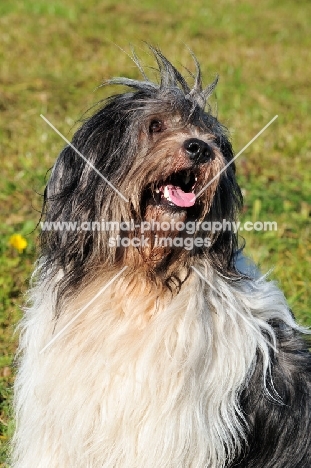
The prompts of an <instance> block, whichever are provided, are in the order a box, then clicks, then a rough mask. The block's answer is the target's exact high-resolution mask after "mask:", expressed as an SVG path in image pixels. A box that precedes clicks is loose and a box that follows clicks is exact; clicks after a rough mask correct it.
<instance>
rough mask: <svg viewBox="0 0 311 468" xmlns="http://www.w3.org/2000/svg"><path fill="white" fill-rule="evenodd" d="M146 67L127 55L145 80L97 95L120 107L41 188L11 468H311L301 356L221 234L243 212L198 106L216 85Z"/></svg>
mask: <svg viewBox="0 0 311 468" xmlns="http://www.w3.org/2000/svg"><path fill="white" fill-rule="evenodd" d="M151 50H152V51H153V54H154V56H155V58H156V61H157V64H158V73H159V80H158V83H154V82H152V81H151V80H150V79H149V78H148V77H147V75H146V74H145V71H144V69H143V67H142V66H141V64H140V62H139V61H138V59H137V58H136V56H135V55H133V59H134V61H135V62H136V64H137V66H138V68H139V69H140V72H141V73H142V75H143V79H142V80H141V81H139V80H134V79H127V78H115V79H113V80H111V81H110V82H109V83H113V84H118V85H123V86H126V87H128V88H129V90H128V92H125V93H123V94H117V95H113V96H112V97H110V98H108V99H107V100H106V101H105V102H104V103H103V104H101V105H100V108H99V110H98V111H97V112H96V113H95V114H94V115H93V116H92V117H90V118H88V119H87V120H85V121H84V122H83V124H82V126H81V127H80V128H79V130H78V131H77V132H76V134H75V135H74V137H73V140H72V144H71V145H68V146H66V147H65V148H64V150H63V151H62V152H61V154H60V156H59V157H58V159H57V161H56V164H55V166H54V168H53V170H52V172H51V177H50V180H49V182H48V184H47V187H46V191H45V203H44V210H43V216H44V218H43V219H44V221H45V227H46V226H50V229H43V230H42V234H41V255H40V260H39V262H38V268H37V269H36V272H35V276H34V281H33V283H34V284H33V287H32V289H31V291H30V294H29V307H28V308H27V309H26V311H25V316H24V318H23V320H22V323H21V326H20V332H21V334H20V347H19V353H18V358H17V362H18V372H17V377H16V384H15V414H16V433H15V436H14V439H13V449H12V452H13V453H12V466H13V467H14V468H225V467H226V468H228V467H230V468H232V467H240V468H241V467H243V468H246V467H247V468H298V467H299V468H310V466H311V421H310V414H311V411H310V408H311V404H310V401H311V400H310V395H311V359H310V354H309V352H308V346H307V345H306V343H305V342H304V341H303V338H302V329H301V328H300V327H299V326H298V325H297V324H296V323H295V321H294V318H293V316H292V313H291V311H290V310H289V308H288V305H287V303H286V301H285V299H284V296H283V294H282V292H280V290H279V289H278V288H277V286H276V285H275V284H274V283H273V282H270V281H268V280H267V278H266V277H262V276H260V275H258V274H253V273H252V272H250V269H248V268H244V266H243V264H245V261H244V260H243V256H242V255H241V254H240V251H239V246H238V242H237V234H236V232H235V230H234V229H230V228H228V222H231V223H233V222H235V221H236V216H237V213H238V211H239V209H240V208H241V203H242V197H241V192H240V189H239V186H238V185H237V182H236V178H235V166H234V162H233V161H232V160H233V150H232V147H231V144H230V141H229V136H228V132H227V130H226V128H225V127H224V126H223V125H221V124H220V123H219V121H218V120H217V118H215V117H214V116H213V115H212V114H211V111H210V106H207V104H206V101H207V99H208V97H209V96H210V94H211V93H212V91H213V89H214V87H215V86H216V81H217V80H215V82H214V83H212V84H211V85H209V86H208V87H206V88H204V87H202V81H201V73H200V67H199V64H198V62H197V61H196V59H195V58H194V60H195V65H196V73H195V74H194V75H193V76H191V81H192V82H193V83H192V85H191V86H189V84H188V82H187V81H186V79H185V78H184V77H183V76H182V75H181V73H180V72H179V71H178V70H177V69H176V68H175V67H174V66H173V65H172V64H171V63H170V62H169V61H168V60H167V59H166V58H165V57H164V56H163V55H162V53H161V52H160V51H159V50H155V49H152V48H151ZM73 220H74V221H78V224H77V226H76V228H75V229H60V228H59V226H61V223H63V222H68V221H73ZM224 220H225V223H224V222H223V221H224ZM215 224H216V225H217V229H215V228H214V225H215ZM51 226H52V228H51ZM219 226H222V227H221V228H220V227H219ZM241 258H242V261H241ZM240 263H241V264H242V266H240V267H239V264H240Z"/></svg>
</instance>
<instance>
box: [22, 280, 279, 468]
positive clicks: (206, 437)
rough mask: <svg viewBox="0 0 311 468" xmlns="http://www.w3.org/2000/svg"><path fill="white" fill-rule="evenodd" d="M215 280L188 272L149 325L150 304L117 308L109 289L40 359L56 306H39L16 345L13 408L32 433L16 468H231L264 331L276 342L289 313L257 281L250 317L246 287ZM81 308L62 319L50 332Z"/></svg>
mask: <svg viewBox="0 0 311 468" xmlns="http://www.w3.org/2000/svg"><path fill="white" fill-rule="evenodd" d="M211 280H212V281H213V288H215V289H211V288H209V287H207V285H206V283H205V282H204V281H203V280H201V279H200V278H199V277H198V276H197V275H196V274H195V273H193V274H192V275H191V277H190V278H189V279H188V280H187V281H186V283H185V284H184V285H183V287H182V289H181V291H180V293H179V294H178V295H177V296H176V297H175V298H174V299H173V300H172V301H171V302H170V303H169V304H168V305H166V306H164V307H163V306H162V304H161V301H158V304H157V305H154V307H155V309H154V311H153V316H152V318H151V319H149V320H148V321H147V322H146V323H145V324H144V325H143V326H142V325H141V326H138V324H139V315H140V314H142V315H143V314H144V313H145V312H146V311H145V310H144V308H146V307H147V308H148V307H149V306H148V304H149V303H148V297H136V298H133V301H132V303H130V302H129V303H128V309H127V310H121V306H120V310H115V308H114V309H112V308H111V307H110V305H111V304H112V303H114V304H116V303H117V302H116V301H115V296H114V293H113V291H112V290H110V289H109V290H108V289H107V290H106V291H105V292H104V293H103V295H102V296H100V297H98V299H97V300H96V302H94V303H93V304H92V306H91V307H90V308H89V309H86V310H85V312H84V313H83V314H82V315H81V316H80V317H79V318H78V319H77V320H76V321H75V322H73V323H72V325H71V326H70V327H68V329H67V330H66V331H64V333H63V334H62V335H60V336H59V338H58V339H57V340H56V341H55V342H54V343H53V344H51V346H50V347H49V348H47V349H46V351H45V352H44V353H41V354H39V352H40V349H42V348H43V347H44V346H45V345H46V344H47V343H48V341H49V340H50V339H51V338H52V337H53V327H54V323H53V321H52V314H53V312H52V310H53V298H52V295H51V294H46V295H45V297H44V299H43V300H41V303H40V304H39V303H38V302H39V301H38V300H37V302H35V303H34V305H33V307H32V308H31V309H30V310H29V311H28V312H27V314H26V317H25V320H24V331H23V334H22V339H21V348H22V349H23V351H24V352H25V356H24V358H23V361H22V366H21V370H20V373H19V376H18V380H17V387H19V386H20V387H21V388H22V390H21V391H20V392H19V396H18V399H17V407H18V414H19V417H20V418H21V420H22V425H21V427H22V428H23V432H24V431H28V433H27V437H25V434H23V433H21V432H17V435H16V437H17V439H19V451H20V452H19V460H20V462H17V463H16V464H15V465H14V466H15V467H18V468H22V467H23V468H30V467H31V468H33V467H34V466H38V465H37V463H36V461H37V460H40V467H41V466H42V468H43V467H45V466H46V467H47V466H49V468H54V467H55V468H59V467H66V468H67V467H68V468H69V467H72V468H79V467H81V468H82V467H83V468H85V467H89V468H91V467H92V468H112V467H116V468H117V467H122V468H125V467H131V468H154V467H161V468H165V467H167V468H175V467H176V468H179V467H193V468H196V467H200V468H201V467H211V468H212V467H213V468H216V467H217V468H220V467H222V466H225V465H224V463H225V460H227V461H228V455H230V454H232V455H234V453H235V450H238V449H239V446H240V443H241V440H243V436H244V434H243V416H242V414H241V413H240V410H239V407H238V403H237V397H238V393H239V391H240V390H241V388H242V386H243V383H244V382H245V378H246V376H247V374H248V373H249V371H250V369H251V366H252V364H253V363H254V359H255V355H256V350H257V349H258V348H260V349H261V351H262V353H263V355H266V356H267V355H268V345H267V343H266V341H265V340H264V338H263V336H262V333H261V329H262V328H264V329H265V330H267V332H268V333H270V334H273V332H272V330H271V329H270V327H269V326H268V325H267V324H266V319H267V318H273V317H274V316H277V315H278V311H279V310H281V309H282V313H283V315H284V302H283V296H282V294H281V293H280V292H279V291H278V290H277V289H276V288H274V286H273V285H271V284H269V283H266V282H262V283H260V282H259V283H258V282H257V283H256V287H254V285H255V283H253V284H252V289H253V290H252V310H250V298H248V295H247V292H246V291H245V287H246V286H247V285H244V292H243V291H242V289H241V290H240V292H239V290H238V288H234V289H233V288H232V287H229V286H228V284H227V283H226V282H225V281H224V280H222V279H220V278H219V277H217V276H216V275H214V277H213V278H211ZM249 287H250V285H249ZM112 289H113V286H112ZM92 291H93V292H92V294H94V289H93V290H92ZM219 293H221V298H222V299H221V300H220V299H219V297H220V296H219ZM88 294H91V292H90V291H89V292H88V293H87V294H86V299H87V297H88ZM35 296H36V297H38V296H39V295H38V290H36V291H35ZM265 296H266V297H265ZM120 297H122V294H121V295H120ZM264 297H265V298H264ZM155 302H156V301H155ZM155 302H151V303H153V304H155ZM120 303H121V304H122V301H120ZM268 303H269V304H268ZM124 304H125V303H123V307H126V304H125V305H124ZM264 310H270V312H269V317H265V316H264V312H262V311H264ZM77 311H78V308H73V310H71V311H67V313H66V314H64V316H61V317H60V319H59V321H58V323H57V327H56V330H55V331H54V334H55V333H56V332H57V331H58V330H60V329H61V327H63V326H64V325H65V324H66V322H68V320H70V318H71V316H70V314H71V315H72V316H74V314H76V313H77ZM124 312H126V313H124ZM254 330H255V332H254ZM51 434H52V435H53V437H51ZM29 447H31V449H30V448H29ZM30 450H31V452H30ZM44 463H45V464H44Z"/></svg>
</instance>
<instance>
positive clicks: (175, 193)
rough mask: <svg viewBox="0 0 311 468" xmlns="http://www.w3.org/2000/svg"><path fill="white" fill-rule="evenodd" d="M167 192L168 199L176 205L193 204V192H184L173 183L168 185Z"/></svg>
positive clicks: (187, 205)
mask: <svg viewBox="0 0 311 468" xmlns="http://www.w3.org/2000/svg"><path fill="white" fill-rule="evenodd" d="M167 188H168V192H169V195H170V199H171V200H172V202H173V203H174V204H175V205H177V206H186V207H189V206H193V205H194V204H195V194H194V193H192V192H190V193H186V192H184V191H183V190H182V189H181V188H180V187H175V186H174V185H168V186H167Z"/></svg>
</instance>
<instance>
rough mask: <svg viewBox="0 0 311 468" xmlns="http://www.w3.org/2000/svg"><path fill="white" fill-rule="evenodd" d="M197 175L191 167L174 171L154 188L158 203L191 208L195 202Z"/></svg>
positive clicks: (154, 196) (155, 198)
mask: <svg viewBox="0 0 311 468" xmlns="http://www.w3.org/2000/svg"><path fill="white" fill-rule="evenodd" d="M196 182H197V176H196V174H195V173H194V171H193V170H191V169H185V170H182V171H179V172H175V173H173V174H172V175H171V176H169V177H168V178H167V179H166V180H165V181H162V182H159V183H157V185H156V188H155V189H154V192H155V193H154V194H153V198H154V200H155V201H156V203H157V204H158V205H168V206H171V207H179V208H190V207H191V206H193V205H194V204H195V200H196V196H195V193H194V191H195V186H196Z"/></svg>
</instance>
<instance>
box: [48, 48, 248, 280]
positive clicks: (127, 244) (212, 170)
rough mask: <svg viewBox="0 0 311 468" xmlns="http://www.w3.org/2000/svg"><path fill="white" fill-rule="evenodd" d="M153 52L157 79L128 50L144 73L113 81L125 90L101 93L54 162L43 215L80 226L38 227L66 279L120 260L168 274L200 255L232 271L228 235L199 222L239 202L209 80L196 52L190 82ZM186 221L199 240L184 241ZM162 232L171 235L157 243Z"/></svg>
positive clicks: (230, 214) (225, 216) (223, 214)
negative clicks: (211, 108) (136, 77)
mask: <svg viewBox="0 0 311 468" xmlns="http://www.w3.org/2000/svg"><path fill="white" fill-rule="evenodd" d="M152 52H153V53H154V56H155V58H156V60H157V63H158V68H159V75H160V81H159V83H158V84H155V83H153V82H151V81H150V80H149V79H148V78H147V76H146V75H145V72H144V70H143V69H142V67H141V65H140V63H139V62H138V60H137V59H136V57H135V56H134V60H135V61H136V63H137V65H138V67H139V68H140V70H141V72H142V73H143V76H144V79H143V80H142V81H138V80H137V81H136V80H132V79H126V78H115V79H113V80H111V81H110V82H109V83H113V84H120V85H125V86H127V87H130V88H131V89H132V90H131V92H126V93H124V94H118V95H114V96H112V97H110V98H108V99H107V100H106V101H105V103H104V105H103V106H102V107H101V108H100V110H99V111H98V112H96V113H95V115H93V116H92V117H90V118H89V119H88V120H86V121H85V122H84V123H83V125H82V126H81V128H80V129H79V130H78V131H77V132H76V134H75V135H74V137H73V140H72V145H73V147H74V148H75V149H73V147H70V146H67V147H66V148H65V149H64V150H63V151H62V153H61V154H60V156H59V158H58V160H57V162H56V164H55V167H54V168H53V171H52V175H51V179H50V181H49V183H48V186H47V189H46V193H45V207H46V210H45V218H46V221H48V222H59V221H60V222H62V221H67V222H68V221H71V222H77V223H78V225H79V226H80V228H79V229H77V230H74V229H73V230H71V231H66V232H64V230H63V231H59V230H51V231H43V233H42V247H43V255H45V256H46V258H47V259H48V263H49V264H50V266H51V264H53V265H57V267H56V268H62V269H63V270H64V271H65V272H68V275H69V276H70V277H71V278H78V277H79V278H82V277H84V276H85V275H88V274H92V271H95V267H99V268H101V267H104V268H107V267H108V268H109V267H113V266H116V265H121V264H124V263H125V264H129V265H132V266H134V267H135V266H136V267H138V266H140V267H141V266H143V267H144V268H145V270H146V271H148V273H152V274H155V275H157V277H159V276H161V277H162V278H163V280H164V281H167V280H168V279H169V278H172V277H178V271H180V269H181V265H183V266H185V265H188V266H190V264H191V261H192V259H193V258H195V257H196V256H198V255H200V256H202V255H205V256H207V257H208V258H209V260H210V262H212V263H213V266H214V267H215V268H217V269H218V270H221V271H222V272H225V273H226V274H230V273H232V274H234V272H235V269H234V262H233V255H234V252H235V250H236V248H237V245H236V236H235V234H234V233H233V232H232V231H229V230H227V231H225V230H223V229H220V230H219V229H218V230H217V232H212V231H213V230H211V229H206V226H207V224H206V223H207V222H210V223H211V222H214V221H218V222H219V221H221V222H222V221H223V220H226V221H229V222H230V221H232V220H234V219H235V214H236V212H237V210H238V208H239V207H240V204H241V194H240V190H239V188H238V185H237V183H236V180H235V168H234V164H233V163H232V164H230V165H229V164H228V163H230V161H231V160H232V159H233V152H232V147H231V144H230V141H229V139H228V134H227V130H226V129H225V127H224V126H222V125H221V124H220V123H219V122H218V120H217V118H215V117H214V116H213V115H212V114H211V113H210V111H209V108H208V110H206V101H207V99H208V97H209V96H210V94H211V93H212V92H213V89H214V87H215V86H216V83H217V80H215V81H214V82H213V83H212V84H211V85H209V86H208V87H207V88H203V87H202V81H201V72H200V67H199V64H198V62H197V61H196V59H194V61H195V65H196V75H195V76H194V77H193V81H194V84H193V86H192V87H190V86H189V85H188V83H187V82H186V80H185V78H184V77H183V76H182V75H181V74H180V72H179V71H177V69H176V68H175V67H174V66H173V65H172V64H171V63H170V62H169V61H168V60H167V59H166V58H165V57H164V56H163V55H162V53H161V52H160V51H158V50H155V49H152ZM75 150H76V151H75ZM78 152H79V153H80V154H78ZM81 155H83V157H82V156H81ZM86 160H87V161H86ZM227 165H228V167H227ZM202 222H205V228H204V229H203V228H202ZM81 223H83V228H81ZM92 223H100V226H99V225H98V224H94V225H92ZM121 223H123V228H122V224H121ZM126 223H128V228H127V224H126ZM152 223H153V224H152ZM189 223H192V224H191V226H192V231H191V233H190V236H191V237H192V238H196V239H198V238H200V239H201V240H202V241H198V242H195V243H192V245H191V246H190V248H189V247H187V248H184V245H183V242H185V238H186V237H187V238H188V237H189V230H187V226H189ZM183 225H184V226H185V228H184V229H182V226H183ZM124 226H125V227H124ZM142 226H143V232H142V229H141V227H142ZM168 226H169V228H167V227H168ZM142 235H143V237H144V239H143V240H142V239H141V236H142ZM162 237H164V238H168V237H169V238H170V239H171V240H172V239H173V241H174V242H173V243H167V242H166V243H162V244H161V243H159V239H162ZM146 238H148V242H146ZM177 238H178V239H181V240H179V241H178V242H177V241H176V239H177ZM124 239H127V240H126V241H125V240H124ZM134 239H135V242H134ZM137 239H141V241H140V242H138V241H137ZM207 239H208V242H206V240H207ZM187 245H189V243H188V244H187ZM73 272H74V273H73ZM72 281H74V280H73V279H72Z"/></svg>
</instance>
